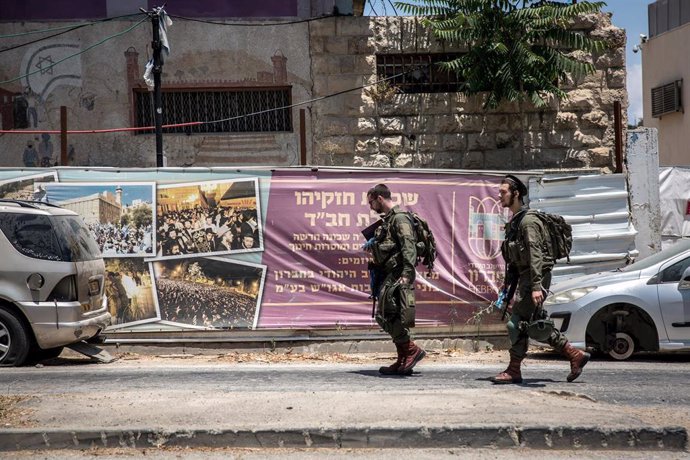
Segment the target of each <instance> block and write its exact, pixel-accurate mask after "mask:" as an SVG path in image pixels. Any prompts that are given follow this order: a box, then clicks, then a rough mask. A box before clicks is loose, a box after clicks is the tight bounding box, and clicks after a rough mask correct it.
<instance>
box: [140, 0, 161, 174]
mask: <svg viewBox="0 0 690 460" xmlns="http://www.w3.org/2000/svg"><path fill="white" fill-rule="evenodd" d="M142 11H144V10H143V9H142ZM161 11H162V8H154V9H152V10H151V11H144V12H145V13H146V14H147V15H148V16H149V17H150V18H151V26H152V29H153V41H152V42H151V47H152V48H153V70H152V72H153V114H154V122H155V125H156V167H158V168H162V167H163V96H162V94H161V73H163V61H162V60H161V49H162V48H163V45H162V44H161V38H160V29H161V22H160V12H161Z"/></svg>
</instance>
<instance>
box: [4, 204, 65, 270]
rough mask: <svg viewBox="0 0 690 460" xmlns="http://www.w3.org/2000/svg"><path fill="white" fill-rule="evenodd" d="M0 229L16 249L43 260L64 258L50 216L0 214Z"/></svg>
mask: <svg viewBox="0 0 690 460" xmlns="http://www.w3.org/2000/svg"><path fill="white" fill-rule="evenodd" d="M0 230H2V232H3V233H4V234H5V236H6V237H7V239H8V240H9V241H10V243H12V246H14V247H15V248H16V249H17V251H19V252H20V253H22V254H24V255H25V256H28V257H32V258H34V259H43V260H55V261H61V260H64V257H63V253H62V249H61V248H60V245H59V244H58V241H57V239H56V237H55V232H54V231H53V226H52V224H51V222H50V218H48V217H47V216H38V215H33V214H15V213H6V214H0Z"/></svg>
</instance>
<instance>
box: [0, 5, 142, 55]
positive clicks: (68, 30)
mask: <svg viewBox="0 0 690 460" xmlns="http://www.w3.org/2000/svg"><path fill="white" fill-rule="evenodd" d="M140 14H141V13H137V14H128V15H126V16H116V17H113V18H107V19H103V20H101V21H97V22H90V23H87V24H79V25H76V26H69V27H70V28H69V29H67V30H65V31H62V32H58V33H56V34H53V35H48V36H46V37H42V38H38V39H36V40H32V41H30V42H26V43H21V44H19V45H15V46H11V47H9V48H3V49H1V50H0V53H4V52H6V51H12V50H15V49H17V48H21V47H23V46H28V45H33V44H34V43H38V42H40V41H43V40H48V39H50V38H54V37H57V36H58V35H62V34H66V33H69V32H72V31H73V30H77V29H81V28H82V27H88V26H92V25H94V24H103V23H105V22H108V21H112V20H113V19H120V18H125V17H130V16H139V15H140ZM62 28H63V27H56V28H54V29H45V30H36V31H33V32H27V34H30V33H39V32H46V31H50V30H58V29H62ZM17 35H19V34H17ZM0 38H3V36H0Z"/></svg>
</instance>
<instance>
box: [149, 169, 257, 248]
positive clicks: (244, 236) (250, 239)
mask: <svg viewBox="0 0 690 460" xmlns="http://www.w3.org/2000/svg"><path fill="white" fill-rule="evenodd" d="M257 185H258V184H257V181H256V179H252V180H233V181H213V182H203V183H195V184H178V185H166V186H159V187H158V192H157V193H158V196H157V210H158V211H157V223H158V228H157V232H156V241H157V249H156V254H157V256H158V257H173V256H180V255H190V254H198V255H202V254H203V255H214V254H215V255H219V254H230V253H239V252H252V251H260V250H262V249H263V234H262V229H261V225H260V220H261V219H260V217H259V216H260V215H261V213H260V209H259V200H258V192H257Z"/></svg>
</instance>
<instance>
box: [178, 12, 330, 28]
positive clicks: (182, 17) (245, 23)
mask: <svg viewBox="0 0 690 460" xmlns="http://www.w3.org/2000/svg"><path fill="white" fill-rule="evenodd" d="M168 16H170V17H171V18H175V19H181V20H183V21H192V22H202V23H204V24H214V25H217V26H238V27H261V26H286V25H289V24H301V23H303V22H311V21H320V20H321V19H327V18H332V17H335V15H332V14H327V15H324V16H319V17H316V18H307V19H299V20H297V21H289V22H274V23H260V24H251V23H247V22H217V21H209V20H207V19H196V18H188V17H185V16H178V15H176V14H169V15H168Z"/></svg>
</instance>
